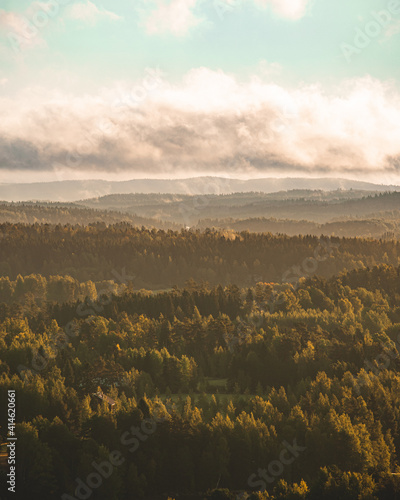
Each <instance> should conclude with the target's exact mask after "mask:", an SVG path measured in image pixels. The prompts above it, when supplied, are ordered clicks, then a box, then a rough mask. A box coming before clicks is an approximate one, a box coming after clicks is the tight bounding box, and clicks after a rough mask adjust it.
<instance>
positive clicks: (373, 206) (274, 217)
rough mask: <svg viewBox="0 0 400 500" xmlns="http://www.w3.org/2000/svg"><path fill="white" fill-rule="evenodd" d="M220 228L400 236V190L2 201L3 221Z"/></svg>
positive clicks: (113, 196) (298, 191)
mask: <svg viewBox="0 0 400 500" xmlns="http://www.w3.org/2000/svg"><path fill="white" fill-rule="evenodd" d="M99 221H101V222H104V223H106V224H114V223H117V222H128V223H130V224H132V225H135V226H137V227H141V226H145V227H147V228H157V229H175V230H176V229H179V228H181V227H185V228H188V227H191V228H194V229H202V230H203V229H206V228H217V229H227V230H235V231H252V232H271V233H273V234H276V233H284V234H288V235H297V234H311V235H317V236H319V235H321V234H324V235H326V236H333V235H334V236H347V237H354V236H361V237H374V238H388V237H389V238H390V237H398V236H399V235H400V193H397V192H392V193H381V192H371V191H360V190H335V191H321V190H317V191H312V190H292V191H285V192H277V193H271V194H265V193H255V192H252V193H235V194H229V195H208V194H207V195H181V194H116V195H108V196H104V197H100V198H93V199H87V200H81V201H79V202H76V203H49V202H29V203H28V202H23V203H22V202H21V203H2V204H0V223H1V222H11V223H19V222H23V223H35V222H39V223H51V224H67V223H71V224H82V225H88V224H91V223H94V222H99Z"/></svg>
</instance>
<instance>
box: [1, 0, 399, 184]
mask: <svg viewBox="0 0 400 500" xmlns="http://www.w3.org/2000/svg"><path fill="white" fill-rule="evenodd" d="M399 49H400V0H389V1H386V0H385V1H379V0H352V1H351V2H348V1H344V0H337V1H336V2H332V1H328V0H143V1H141V0H138V1H136V0H113V1H111V0H103V1H97V0H45V1H33V2H32V1H26V0H19V1H18V3H17V2H15V0H2V1H1V2H0V117H1V120H0V182H1V183H7V182H34V181H42V180H64V179H83V178H92V179H93V178H98V179H113V180H123V179H132V178H144V177H149V178H164V177H168V178H181V177H188V176H199V175H220V176H225V177H240V178H254V177H270V176H277V177H286V176H292V177H293V176H304V177H320V176H329V177H347V178H354V179H360V178H362V179H363V180H364V179H365V180H367V179H368V180H372V181H375V182H381V183H400V85H399V84H400V65H399V64H398V60H399Z"/></svg>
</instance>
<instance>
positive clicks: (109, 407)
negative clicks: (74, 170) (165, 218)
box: [0, 224, 400, 500]
mask: <svg viewBox="0 0 400 500" xmlns="http://www.w3.org/2000/svg"><path fill="white" fill-rule="evenodd" d="M1 234H2V235H3V237H2V238H1V239H0V251H1V266H3V267H2V273H3V277H2V278H0V399H1V401H6V399H7V391H8V390H9V389H14V390H15V391H16V399H17V428H16V433H17V436H18V447H17V451H18V453H17V464H18V476H17V477H18V489H17V494H16V495H13V498H20V499H24V500H25V499H27V498H29V499H34V500H35V499H44V500H46V499H55V498H60V499H63V500H71V499H80V498H90V499H107V500H113V499H114V500H131V499H145V500H150V499H157V500H158V499H159V500H167V499H168V498H170V499H178V498H182V499H192V500H200V499H208V500H218V499H220V500H223V499H226V500H228V499H231V500H235V499H239V498H240V499H246V498H251V500H257V499H258V500H264V499H265V500H266V499H274V500H278V499H280V500H324V499H329V500H337V499H344V500H386V499H387V500H389V499H390V500H391V499H396V498H400V462H399V460H400V451H399V450H400V427H399V423H400V375H399V368H400V267H399V266H398V265H397V263H398V260H397V259H398V258H397V252H398V250H397V249H398V243H397V242H395V241H376V240H362V239H339V238H336V239H335V238H332V239H323V240H321V241H320V240H319V239H318V238H313V237H295V238H289V237H286V236H279V237H274V236H272V235H269V234H265V235H261V234H260V235H258V234H249V233H240V234H234V233H231V234H221V233H218V232H216V231H206V232H204V233H200V232H196V231H194V232H191V231H182V232H179V233H174V232H172V231H169V232H165V231H155V230H145V229H135V228H132V227H131V226H128V225H126V224H119V225H114V226H110V227H107V226H106V225H105V224H104V225H101V224H95V225H92V226H88V227H80V226H75V227H74V226H65V227H63V226H56V227H54V226H49V225H44V226H40V225H34V226H25V225H12V224H6V225H3V226H1ZM328 243H329V245H328ZM211 255H214V260H212V259H211V258H210V259H209V260H207V259H206V260H205V259H204V257H205V256H210V257H211ZM310 256H314V261H315V262H317V264H318V266H317V269H314V267H315V266H314V267H313V270H314V271H315V274H314V273H313V275H312V276H311V273H310V272H308V273H306V275H305V276H303V277H302V276H301V275H299V274H298V273H297V274H296V272H295V271H294V270H292V271H293V272H291V273H289V274H285V272H284V271H285V268H286V269H288V266H293V265H299V266H301V265H303V264H302V263H303V262H308V264H307V266H305V267H306V269H309V271H310V268H309V267H308V266H309V264H310V262H309V261H306V260H305V259H306V258H307V257H310ZM167 257H168V258H167ZM256 258H258V259H259V264H258V265H256V266H255V265H254V261H255V259H256ZM264 261H265V262H267V264H268V265H269V266H270V265H271V262H273V263H274V266H276V267H275V271H276V272H278V270H279V273H280V272H283V273H284V276H285V277H286V278H287V279H283V280H282V279H281V280H279V281H288V282H286V283H278V282H277V281H278V280H274V279H271V280H266V279H262V278H261V277H260V275H257V276H258V277H257V276H251V278H248V279H249V281H250V284H247V283H246V281H245V280H244V279H242V278H241V277H242V276H245V274H244V270H245V269H247V272H248V273H249V274H251V273H253V272H254V273H255V272H256V269H257V270H259V269H260V266H261V269H262V270H264V269H267V268H266V267H264V265H263V264H261V263H262V262H264ZM171 262H172V263H175V264H176V265H175V268H174V269H175V270H176V272H177V273H178V274H177V276H178V278H179V279H176V280H173V281H172V280H171V282H170V287H169V290H167V291H150V290H146V289H145V287H143V288H142V289H141V290H137V289H136V283H135V282H136V281H137V277H135V278H133V279H127V280H126V282H122V281H121V282H119V281H118V280H116V279H113V275H112V272H111V271H112V269H113V267H112V266H115V268H117V269H119V270H121V266H126V268H127V270H129V271H131V272H134V273H135V274H137V276H145V273H146V272H147V273H149V275H150V276H151V278H150V279H149V281H148V283H151V280H152V279H153V276H154V277H156V273H159V275H160V276H158V277H157V279H159V282H160V283H167V282H168V279H170V278H169V274H162V273H165V272H166V271H165V270H164V271H163V266H162V263H164V264H165V265H166V266H167V267H168V266H169V265H170V264H169V263H171ZM235 262H237V265H236V264H235ZM315 262H314V263H315ZM377 262H385V263H382V264H380V265H379V266H375V265H374V264H375V263H377ZM177 263H179V265H177ZM392 264H396V265H392ZM46 266H49V267H46ZM51 266H54V268H51ZM144 266H147V267H146V268H145V269H142V268H143V267H144ZM201 266H203V267H201ZM18 268H19V269H20V270H21V271H22V272H20V273H18V274H17V269H18ZM56 268H58V269H59V273H56V272H54V270H55V269H56ZM199 268H200V270H202V269H205V268H210V269H212V270H213V271H214V272H215V273H216V278H215V281H218V280H219V279H221V278H220V276H222V277H223V278H224V280H222V279H221V281H222V282H223V281H225V283H222V284H217V283H213V280H211V279H210V280H208V281H209V282H208V283H207V282H206V281H207V280H203V281H202V282H200V280H198V278H199V275H198V274H196V271H198V269H199ZM345 268H347V269H350V270H349V271H344V269H345ZM353 268H354V269H353ZM53 269H54V270H53ZM229 269H230V274H227V272H228V271H229ZM290 269H291V268H290V267H289V270H290ZM32 270H35V271H34V272H32ZM108 270H110V273H111V274H107V272H108ZM41 271H44V272H43V275H42V274H41ZM179 271H181V273H180V274H179ZM169 272H172V271H171V268H170V269H169ZM152 273H154V274H152ZM218 273H220V274H218ZM242 273H243V274H242ZM260 274H261V273H260ZM334 274H336V275H335V276H334ZM317 275H318V276H319V277H318V276H317ZM323 275H325V276H326V277H323ZM160 277H161V278H162V279H160ZM293 277H294V278H295V279H292V278H293ZM114 278H115V277H114ZM130 278H132V276H130ZM193 278H195V279H193ZM154 279H156V278H154ZM164 279H165V282H164V281H163V280H164ZM184 279H185V280H186V282H185V283H184V284H183V286H180V280H182V281H183V280H184ZM196 280H197V281H196ZM235 282H236V284H235ZM173 283H176V284H177V285H178V286H171V285H172V284H173ZM237 283H239V286H238V284H237ZM96 394H97V395H96ZM99 395H100V396H101V397H100V396H99ZM106 396H107V397H108V398H111V399H109V400H107V399H106ZM3 406H5V405H3ZM3 406H2V407H3ZM6 419H7V415H6V412H4V411H3V412H0V442H1V441H3V442H4V440H5V439H6V436H7V421H6ZM2 448H3V449H2V451H3V452H4V446H3V447H2ZM111 462H112V463H111ZM6 471H7V469H6V468H5V467H4V465H2V462H1V454H0V476H2V477H1V482H0V484H1V488H3V489H2V490H1V491H0V497H1V498H3V497H4V498H8V497H7V496H6V494H7V492H6V482H5V479H6V478H5V474H6ZM99 471H102V473H101V474H100V472H99ZM96 474H97V476H98V478H100V482H97V483H96V480H93V477H95V476H96ZM91 478H92V479H91Z"/></svg>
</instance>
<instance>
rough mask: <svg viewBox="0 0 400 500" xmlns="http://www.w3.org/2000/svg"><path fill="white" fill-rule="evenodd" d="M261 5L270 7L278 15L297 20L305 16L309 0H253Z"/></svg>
mask: <svg viewBox="0 0 400 500" xmlns="http://www.w3.org/2000/svg"><path fill="white" fill-rule="evenodd" d="M255 2H256V4H258V5H259V6H261V7H271V9H272V10H273V11H274V12H275V13H276V14H277V15H278V16H280V17H283V18H286V19H291V20H294V21H296V20H298V19H301V18H302V17H304V16H305V14H306V12H307V8H308V6H309V4H310V0H255Z"/></svg>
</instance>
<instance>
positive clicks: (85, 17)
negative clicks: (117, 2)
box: [66, 0, 122, 25]
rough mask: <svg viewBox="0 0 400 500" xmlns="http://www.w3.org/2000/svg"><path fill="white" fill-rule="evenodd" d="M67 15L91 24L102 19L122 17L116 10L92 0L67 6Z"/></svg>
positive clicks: (116, 19) (111, 19) (114, 19)
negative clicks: (98, 5) (101, 5)
mask: <svg viewBox="0 0 400 500" xmlns="http://www.w3.org/2000/svg"><path fill="white" fill-rule="evenodd" d="M66 17H67V18H69V19H74V20H77V21H83V22H85V23H87V24H91V25H94V24H96V23H97V22H98V21H101V20H109V21H118V20H120V19H122V17H120V16H118V15H117V14H115V13H114V12H111V11H109V10H106V9H104V8H99V7H97V5H95V4H94V3H93V2H91V1H90V0H88V1H87V2H79V3H76V2H75V3H73V4H72V5H70V6H69V7H67V12H66Z"/></svg>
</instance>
